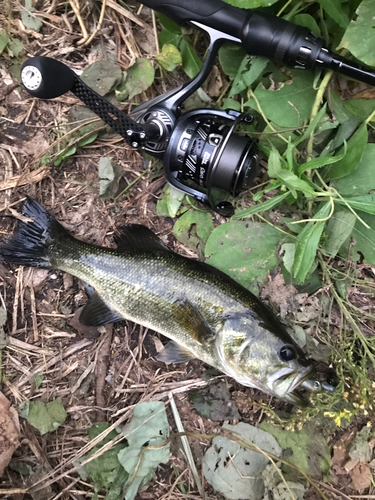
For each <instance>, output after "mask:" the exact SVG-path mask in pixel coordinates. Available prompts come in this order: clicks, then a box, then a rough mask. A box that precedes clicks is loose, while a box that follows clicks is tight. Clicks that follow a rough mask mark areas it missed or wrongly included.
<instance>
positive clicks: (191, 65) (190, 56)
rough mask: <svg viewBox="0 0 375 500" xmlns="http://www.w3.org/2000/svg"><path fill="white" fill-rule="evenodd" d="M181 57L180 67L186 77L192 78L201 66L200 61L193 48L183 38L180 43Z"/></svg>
mask: <svg viewBox="0 0 375 500" xmlns="http://www.w3.org/2000/svg"><path fill="white" fill-rule="evenodd" d="M180 52H181V57H182V67H183V68H184V71H185V73H186V74H187V76H188V77H190V78H194V77H195V76H197V74H198V73H199V71H200V70H201V68H202V61H201V60H200V59H199V57H198V55H197V53H196V51H195V49H194V48H193V47H192V46H191V45H190V43H189V42H187V41H186V40H185V39H184V38H183V39H182V40H181V43H180Z"/></svg>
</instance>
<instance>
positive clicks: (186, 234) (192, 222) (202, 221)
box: [173, 210, 214, 254]
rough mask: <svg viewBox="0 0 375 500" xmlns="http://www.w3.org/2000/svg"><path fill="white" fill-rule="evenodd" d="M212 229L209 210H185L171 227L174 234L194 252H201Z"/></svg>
mask: <svg viewBox="0 0 375 500" xmlns="http://www.w3.org/2000/svg"><path fill="white" fill-rule="evenodd" d="M213 230H214V225H213V223H212V215H211V213H210V212H201V211H198V210H194V211H190V210H188V211H187V212H185V213H184V214H183V215H181V217H180V218H179V219H178V220H177V222H176V223H175V225H174V227H173V234H174V236H175V237H176V238H177V239H178V240H179V241H181V243H183V244H184V245H186V246H187V247H189V248H190V249H191V250H193V251H194V252H198V253H201V252H202V254H203V249H204V246H205V244H206V241H207V240H208V237H209V236H210V234H211V233H212V231H213Z"/></svg>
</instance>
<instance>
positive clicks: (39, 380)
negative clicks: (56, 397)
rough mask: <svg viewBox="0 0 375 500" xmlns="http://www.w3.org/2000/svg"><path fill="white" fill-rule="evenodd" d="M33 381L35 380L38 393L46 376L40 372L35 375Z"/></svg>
mask: <svg viewBox="0 0 375 500" xmlns="http://www.w3.org/2000/svg"><path fill="white" fill-rule="evenodd" d="M33 379H34V384H35V390H36V391H37V390H38V389H39V387H40V386H41V385H42V383H43V380H44V375H43V373H39V372H37V373H34V375H33Z"/></svg>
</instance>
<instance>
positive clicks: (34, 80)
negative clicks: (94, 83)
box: [21, 56, 76, 99]
mask: <svg viewBox="0 0 375 500" xmlns="http://www.w3.org/2000/svg"><path fill="white" fill-rule="evenodd" d="M21 80H22V83H23V85H24V87H25V89H26V90H27V91H28V93H29V94H30V95H32V96H33V97H39V98H40V99H52V98H54V97H59V96H60V95H63V94H65V93H66V92H68V91H69V90H71V89H72V88H73V85H74V83H75V80H76V75H75V73H74V72H73V71H72V70H71V69H70V68H69V67H68V66H66V65H65V64H63V63H62V62H60V61H56V59H51V58H50V57H43V56H35V57H31V58H30V59H28V60H27V61H26V62H25V63H24V64H23V65H22V68H21Z"/></svg>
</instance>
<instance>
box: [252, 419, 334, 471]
mask: <svg viewBox="0 0 375 500" xmlns="http://www.w3.org/2000/svg"><path fill="white" fill-rule="evenodd" d="M260 427H261V429H263V430H265V431H266V432H269V433H270V434H271V435H272V436H274V437H275V438H276V440H277V442H278V443H279V445H280V446H281V448H282V449H283V450H285V451H288V459H287V460H288V462H290V463H291V464H293V465H296V466H297V467H298V468H299V469H301V471H302V472H304V473H305V474H308V475H309V476H310V477H312V478H315V479H321V478H322V477H323V475H325V474H327V473H328V472H329V470H330V466H331V454H330V449H329V446H328V444H327V440H326V437H325V436H324V434H323V433H322V432H321V427H320V426H319V421H315V420H311V421H310V422H308V423H307V424H305V426H304V427H303V429H302V430H301V431H286V430H283V429H282V428H281V427H279V426H275V425H274V424H272V423H271V422H268V421H264V422H262V423H261V424H260ZM284 469H285V470H286V471H288V472H289V470H288V469H287V468H286V466H285V465H284V466H283V467H282V470H284Z"/></svg>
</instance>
